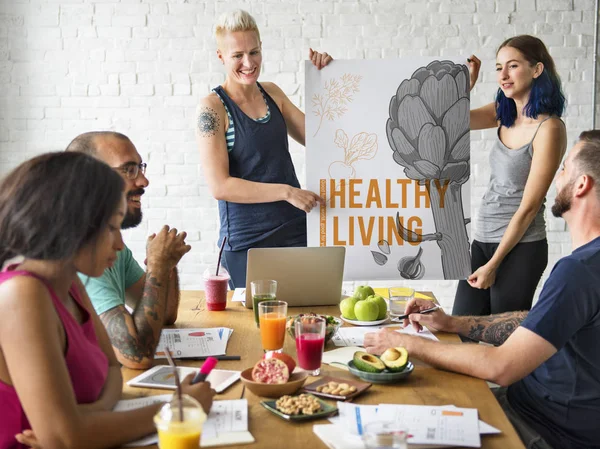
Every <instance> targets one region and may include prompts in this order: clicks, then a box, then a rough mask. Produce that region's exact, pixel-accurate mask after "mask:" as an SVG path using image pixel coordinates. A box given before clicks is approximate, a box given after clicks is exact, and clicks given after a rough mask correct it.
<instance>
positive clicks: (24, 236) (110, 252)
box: [0, 152, 212, 449]
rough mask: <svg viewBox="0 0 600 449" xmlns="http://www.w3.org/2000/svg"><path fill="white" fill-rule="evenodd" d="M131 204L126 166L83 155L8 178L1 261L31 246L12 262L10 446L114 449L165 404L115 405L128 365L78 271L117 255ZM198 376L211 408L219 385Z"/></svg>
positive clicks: (148, 428) (4, 436)
mask: <svg viewBox="0 0 600 449" xmlns="http://www.w3.org/2000/svg"><path fill="white" fill-rule="evenodd" d="M125 208H126V204H125V197H124V195H123V180H122V179H121V176H120V175H119V174H118V173H116V172H115V171H113V170H112V169H111V168H110V167H109V166H108V165H106V164H104V163H102V162H100V161H98V160H96V159H94V158H92V157H90V156H87V155H85V154H83V153H74V152H63V153H49V154H44V155H41V156H38V157H36V158H34V159H32V160H30V161H27V162H25V163H23V164H22V165H20V166H19V167H17V168H16V169H15V170H14V171H12V172H11V173H10V174H9V175H8V176H7V177H6V178H5V179H4V181H3V182H2V184H0V267H2V266H4V265H8V264H7V263H6V262H7V261H8V260H9V259H11V258H14V257H15V256H21V257H20V259H21V262H20V263H19V264H16V265H9V266H5V267H4V270H3V271H2V272H0V315H2V316H3V317H4V318H2V319H0V423H1V424H0V449H8V448H10V449H12V448H21V447H24V446H23V445H22V444H20V443H23V442H26V443H29V444H33V443H32V442H34V443H35V445H36V446H38V445H39V446H41V447H43V448H44V449H53V448H61V449H62V448H67V449H68V448H78V449H79V448H84V447H85V448H108V447H113V446H119V445H122V444H124V443H126V442H128V441H131V440H135V439H137V438H140V437H142V436H144V435H146V434H149V433H151V432H153V430H154V426H153V423H152V417H153V416H154V414H155V413H156V412H157V410H158V408H159V407H160V406H159V405H156V406H150V407H146V408H143V409H138V410H133V411H129V412H112V411H111V410H112V408H113V407H114V405H115V404H116V402H117V401H118V400H119V399H120V397H121V388H122V378H121V371H120V366H119V364H118V362H117V359H116V357H115V355H114V352H113V350H112V347H111V344H110V342H109V339H108V336H107V334H106V331H105V329H104V327H103V325H102V323H101V322H100V320H99V318H98V316H97V315H96V313H95V311H94V309H93V307H92V305H91V303H90V300H89V298H88V296H87V294H86V293H85V289H84V288H83V286H82V285H81V283H80V281H79V279H78V277H77V275H76V273H77V272H81V273H84V274H86V275H88V276H100V275H101V274H102V272H103V271H104V270H105V269H106V268H107V267H109V266H111V264H112V263H114V261H115V260H116V256H117V251H119V250H121V249H122V248H123V240H122V238H121V231H120V230H121V221H122V220H123V217H124V213H125ZM190 381H191V378H189V377H188V378H186V380H185V381H184V385H185V387H184V388H185V390H186V393H187V394H190V395H192V396H193V397H195V398H196V399H198V400H199V401H200V402H201V404H202V405H203V407H204V408H205V410H206V411H207V412H208V409H209V408H210V405H211V403H212V392H211V390H210V386H209V384H207V383H199V384H195V385H191V382H190ZM29 429H32V430H33V433H29V432H28V435H29V437H24V436H23V432H25V431H28V430H29ZM36 439H37V441H36Z"/></svg>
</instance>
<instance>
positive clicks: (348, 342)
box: [331, 324, 439, 346]
mask: <svg viewBox="0 0 600 449" xmlns="http://www.w3.org/2000/svg"><path fill="white" fill-rule="evenodd" d="M385 327H395V328H396V331H397V332H400V333H402V334H408V335H417V336H418V337H423V338H428V339H429V340H434V341H439V339H438V338H437V337H436V336H435V335H433V334H432V333H431V332H430V331H429V329H427V328H424V329H423V330H422V331H421V332H417V331H415V329H414V328H413V327H412V326H407V327H405V328H404V329H402V328H399V327H398V325H397V324H387V325H382V326H362V327H357V326H354V327H340V328H339V329H338V331H337V333H336V334H335V336H334V337H333V339H332V340H331V341H333V344H334V345H336V346H364V341H365V334H366V333H369V332H377V331H378V330H380V329H383V328H385Z"/></svg>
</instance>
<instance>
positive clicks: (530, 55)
mask: <svg viewBox="0 0 600 449" xmlns="http://www.w3.org/2000/svg"><path fill="white" fill-rule="evenodd" d="M504 47H512V48H515V49H516V50H518V51H519V52H521V54H522V55H523V56H524V57H525V59H526V60H527V62H529V64H531V65H535V64H537V63H538V62H541V63H542V64H543V65H544V70H543V72H542V74H541V75H540V76H538V77H537V78H535V79H534V80H533V83H532V85H531V92H530V93H529V101H528V102H527V104H526V105H525V107H524V108H523V114H525V116H527V117H531V118H534V119H535V118H537V117H538V115H539V114H549V115H554V116H557V117H561V116H562V115H563V113H564V110H565V104H566V100H565V96H564V94H563V92H562V88H561V82H560V76H559V75H558V73H557V72H556V66H555V64H554V60H553V59H552V56H550V53H548V49H547V48H546V46H545V45H544V43H543V42H542V41H541V40H540V39H538V38H537V37H534V36H529V35H527V34H523V35H520V36H515V37H511V38H510V39H507V40H505V41H504V42H503V43H502V45H500V47H498V51H500V50H501V49H502V48H504ZM496 54H498V52H496ZM516 117H517V106H516V104H515V102H514V100H513V99H512V98H506V96H505V95H504V92H502V89H498V93H497V94H496V119H497V120H500V124H501V125H504V126H506V127H507V128H510V127H511V126H512V125H513V124H514V123H515V119H516Z"/></svg>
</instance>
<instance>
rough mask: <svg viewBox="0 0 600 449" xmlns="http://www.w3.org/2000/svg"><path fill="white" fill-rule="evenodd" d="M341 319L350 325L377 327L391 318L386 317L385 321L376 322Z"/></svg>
mask: <svg viewBox="0 0 600 449" xmlns="http://www.w3.org/2000/svg"><path fill="white" fill-rule="evenodd" d="M340 318H341V319H342V320H344V321H345V322H346V323H348V324H352V325H353V326H377V325H378V324H383V323H385V322H386V321H387V320H388V319H389V316H386V317H385V318H384V319H383V320H375V321H358V320H349V319H348V318H344V317H343V316H342V315H340Z"/></svg>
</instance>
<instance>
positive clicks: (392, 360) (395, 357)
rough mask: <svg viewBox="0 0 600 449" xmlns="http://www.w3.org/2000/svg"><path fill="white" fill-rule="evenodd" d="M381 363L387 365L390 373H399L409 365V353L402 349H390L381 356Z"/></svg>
mask: <svg viewBox="0 0 600 449" xmlns="http://www.w3.org/2000/svg"><path fill="white" fill-rule="evenodd" d="M381 361H382V362H383V363H384V364H385V367H386V368H387V369H388V371H392V372H394V373H397V372H398V371H402V370H403V369H404V368H406V365H408V351H407V350H406V348H402V347H398V348H388V349H386V350H385V352H384V353H383V354H381ZM355 364H356V362H355Z"/></svg>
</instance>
